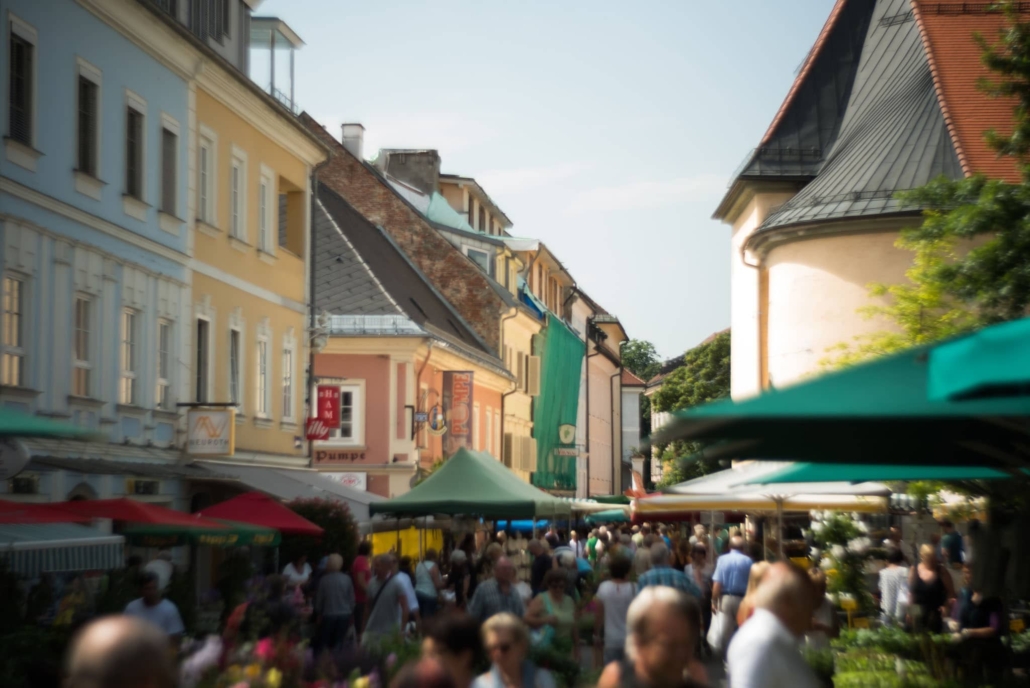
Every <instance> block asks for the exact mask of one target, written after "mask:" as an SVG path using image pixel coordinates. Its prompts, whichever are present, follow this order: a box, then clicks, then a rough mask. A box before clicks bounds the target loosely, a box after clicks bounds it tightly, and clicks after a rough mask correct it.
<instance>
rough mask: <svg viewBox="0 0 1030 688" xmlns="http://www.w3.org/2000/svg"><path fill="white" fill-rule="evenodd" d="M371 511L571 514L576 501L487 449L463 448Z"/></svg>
mask: <svg viewBox="0 0 1030 688" xmlns="http://www.w3.org/2000/svg"><path fill="white" fill-rule="evenodd" d="M369 510H370V513H372V514H390V515H393V516H424V515H429V514H450V515H456V514H468V515H475V516H483V517H485V518H552V517H556V516H561V517H568V516H569V514H570V513H571V511H572V508H571V504H570V503H569V502H566V501H563V500H561V499H558V498H557V497H554V496H552V495H550V494H548V493H546V492H544V491H543V490H540V489H538V488H536V487H533V486H532V485H530V484H528V483H526V482H523V481H522V480H521V479H520V478H519V477H518V476H517V475H515V474H514V473H513V472H511V471H510V470H509V469H508V468H506V467H505V466H504V465H502V464H501V463H500V462H499V461H497V459H495V458H493V457H492V456H490V455H489V454H486V453H485V452H475V451H470V450H468V449H459V450H458V451H457V452H456V453H455V454H454V456H452V457H451V458H449V459H448V460H447V461H446V462H445V463H444V464H443V465H442V466H441V467H440V468H438V469H437V470H436V471H435V472H434V473H433V474H432V475H430V476H429V477H428V478H426V479H425V480H424V481H423V482H421V483H419V484H418V485H416V486H415V487H413V488H411V490H410V491H409V492H406V493H405V494H403V495H401V496H399V497H394V498H393V499H388V500H386V501H384V502H374V503H372V504H370V505H369Z"/></svg>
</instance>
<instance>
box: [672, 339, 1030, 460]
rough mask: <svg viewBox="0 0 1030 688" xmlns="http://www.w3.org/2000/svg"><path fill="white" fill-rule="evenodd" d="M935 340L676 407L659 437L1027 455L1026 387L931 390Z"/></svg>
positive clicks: (786, 454) (740, 447)
mask: <svg viewBox="0 0 1030 688" xmlns="http://www.w3.org/2000/svg"><path fill="white" fill-rule="evenodd" d="M932 348H933V347H931V346H924V347H918V348H914V349H910V350H909V351H905V352H903V353H900V354H896V355H894V356H889V357H884V358H881V359H877V360H875V361H871V362H869V363H865V364H862V365H857V366H854V367H851V368H847V369H845V370H841V371H837V372H833V373H829V374H826V375H823V376H821V377H818V378H815V379H813V380H808V381H805V382H801V383H798V384H796V385H793V386H791V387H786V388H783V389H778V390H771V391H768V392H765V393H763V394H761V395H759V396H757V397H753V398H750V399H745V400H741V401H733V400H725V401H719V402H715V403H711V404H706V405H704V406H700V407H697V408H693V409H689V410H685V411H680V412H677V413H676V414H674V419H673V420H672V422H670V423H669V424H667V425H666V426H665V427H664V428H662V429H661V430H660V431H659V432H658V433H656V434H657V437H658V441H662V442H667V441H670V440H674V439H689V440H705V441H711V442H718V441H722V442H721V443H720V444H716V445H714V446H709V447H706V449H705V454H706V455H707V456H710V457H712V458H761V459H770V460H772V459H779V460H800V461H811V462H817V463H827V462H830V463H852V464H886V463H898V464H903V465H920V464H922V465H925V464H931V465H967V466H968V465H992V466H995V467H1003V468H1005V467H1012V466H1024V465H1030V449H1028V448H1027V447H1028V445H1030V396H1023V397H1019V396H1013V397H992V398H983V399H970V400H965V401H953V400H935V399H931V398H930V397H929V395H928V392H927V390H928V377H929V365H928V361H929V353H930V351H931V349H932Z"/></svg>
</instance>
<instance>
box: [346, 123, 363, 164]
mask: <svg viewBox="0 0 1030 688" xmlns="http://www.w3.org/2000/svg"><path fill="white" fill-rule="evenodd" d="M341 128H342V129H343V135H342V136H341V139H340V140H341V142H342V143H343V147H344V148H346V149H347V150H349V151H350V152H351V153H352V154H353V155H354V157H355V158H357V159H358V160H362V161H364V159H365V157H364V155H363V153H364V147H365V127H364V126H362V125H360V124H357V123H351V124H344V125H343V126H342V127H341Z"/></svg>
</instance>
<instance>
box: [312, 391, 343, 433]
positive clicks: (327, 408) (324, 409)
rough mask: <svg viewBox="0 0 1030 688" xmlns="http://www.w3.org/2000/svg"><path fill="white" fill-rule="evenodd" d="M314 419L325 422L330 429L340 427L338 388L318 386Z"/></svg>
mask: <svg viewBox="0 0 1030 688" xmlns="http://www.w3.org/2000/svg"><path fill="white" fill-rule="evenodd" d="M315 418H318V419H319V420H322V421H325V424H326V425H328V426H329V427H330V428H338V427H340V388H339V387H337V386H336V385H319V386H318V408H317V409H316V413H315Z"/></svg>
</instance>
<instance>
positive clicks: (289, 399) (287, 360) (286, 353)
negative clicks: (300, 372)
mask: <svg viewBox="0 0 1030 688" xmlns="http://www.w3.org/2000/svg"><path fill="white" fill-rule="evenodd" d="M293 417H294V416H293V349H283V419H284V420H287V419H291V420H292V419H293Z"/></svg>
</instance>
